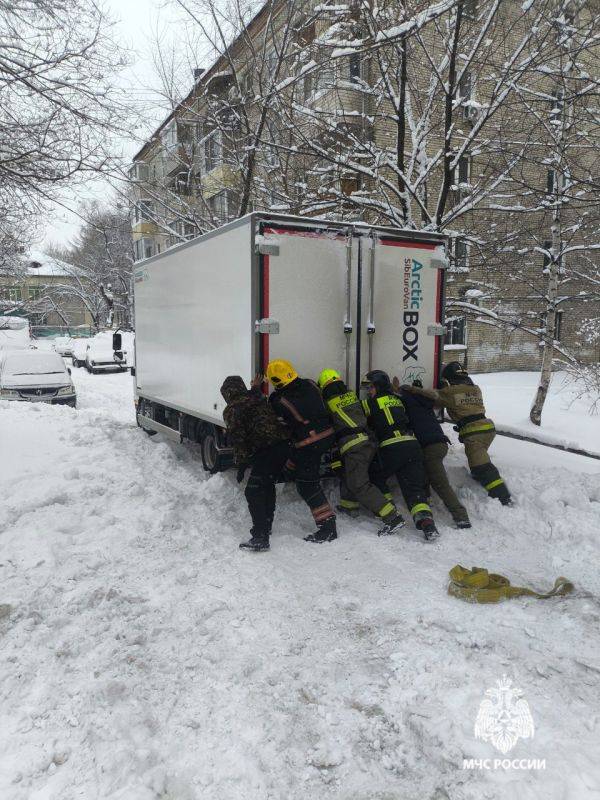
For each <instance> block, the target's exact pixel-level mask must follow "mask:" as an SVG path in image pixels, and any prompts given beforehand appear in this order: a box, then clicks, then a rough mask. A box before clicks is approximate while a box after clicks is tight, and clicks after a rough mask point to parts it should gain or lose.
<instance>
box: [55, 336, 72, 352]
mask: <svg viewBox="0 0 600 800" xmlns="http://www.w3.org/2000/svg"><path fill="white" fill-rule="evenodd" d="M52 346H53V348H54V352H56V353H58V355H59V356H70V355H72V354H73V339H71V337H70V336H57V337H56V339H54V341H53V342H52Z"/></svg>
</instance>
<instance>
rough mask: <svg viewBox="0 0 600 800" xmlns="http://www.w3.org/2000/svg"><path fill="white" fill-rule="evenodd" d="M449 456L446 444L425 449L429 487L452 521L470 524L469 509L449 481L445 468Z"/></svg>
mask: <svg viewBox="0 0 600 800" xmlns="http://www.w3.org/2000/svg"><path fill="white" fill-rule="evenodd" d="M447 455H448V445H447V444H446V442H434V443H433V444H427V445H425V447H423V457H424V459H425V471H426V473H427V478H428V480H429V485H430V486H431V488H432V489H433V490H434V491H435V493H436V494H437V496H438V497H439V498H440V500H441V501H442V503H443V504H444V505H445V506H446V508H447V509H448V511H449V512H450V513H451V514H452V519H453V520H454V521H455V522H468V520H469V515H468V514H467V509H466V508H465V507H464V506H463V504H462V503H461V502H460V500H459V499H458V497H457V496H456V493H455V492H454V489H453V488H452V486H450V481H449V480H448V475H447V473H446V468H445V467H444V459H445V458H446V456H447Z"/></svg>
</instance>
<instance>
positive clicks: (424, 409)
mask: <svg viewBox="0 0 600 800" xmlns="http://www.w3.org/2000/svg"><path fill="white" fill-rule="evenodd" d="M392 386H393V387H394V391H395V392H396V393H397V394H399V395H400V399H401V400H402V402H403V403H404V408H405V409H406V413H407V414H408V420H409V423H410V427H411V430H412V432H413V433H414V434H415V436H416V437H417V441H418V442H419V444H420V445H421V449H422V450H423V457H424V459H425V472H426V473H427V478H428V480H429V485H430V486H431V488H432V489H433V490H434V491H435V493H436V494H437V495H438V497H439V498H440V500H441V501H442V502H443V504H444V505H445V506H446V508H447V509H448V511H449V512H450V513H451V514H452V519H453V520H454V522H455V523H456V527H457V528H470V527H471V522H470V520H469V515H468V513H467V509H466V508H465V507H464V506H463V504H462V503H461V502H460V500H459V499H458V497H457V496H456V493H455V491H454V489H453V488H452V486H450V481H449V480H448V475H447V473H446V469H445V467H444V459H445V458H446V456H447V455H448V445H449V444H450V440H449V439H448V437H447V436H446V434H445V433H444V431H443V429H442V426H441V425H440V423H439V422H438V419H437V417H436V415H435V412H434V410H433V407H434V400H433V399H432V398H431V397H425V395H422V394H414V393H412V392H411V389H412V388H413V387H416V388H420V389H422V388H423V384H422V383H421V381H414V382H413V384H412V386H402V387H401V386H400V382H399V381H398V378H394V380H393V381H392Z"/></svg>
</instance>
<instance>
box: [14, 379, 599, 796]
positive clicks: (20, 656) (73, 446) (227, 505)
mask: <svg viewBox="0 0 600 800" xmlns="http://www.w3.org/2000/svg"><path fill="white" fill-rule="evenodd" d="M73 373H74V378H75V380H76V383H77V387H78V391H79V408H78V409H77V410H73V409H69V408H61V407H57V408H50V407H47V406H42V405H21V404H16V403H14V404H9V403H6V402H5V403H1V404H0V443H1V446H2V459H1V460H0V491H1V497H2V504H1V506H0V586H1V592H0V603H3V604H9V605H10V608H6V607H3V608H2V609H1V610H0V635H1V637H2V639H1V641H2V646H1V649H0V698H1V699H0V798H2V800H76V799H77V800H81V798H83V799H84V800H92V799H93V800H104V798H110V800H159V799H160V800H284V799H285V800H309V799H310V800H329V799H331V800H334V799H335V800H448V799H450V800H482V799H484V800H496V799H497V800H500V798H503V799H504V798H511V799H513V798H516V800H541V799H542V798H543V800H592V799H593V798H600V764H599V762H598V744H599V743H600V708H599V705H598V697H599V696H600V692H599V689H600V648H599V646H598V630H599V626H600V576H599V570H598V562H599V556H600V547H599V543H598V541H599V532H600V465H599V463H598V462H597V461H593V460H591V459H585V458H582V457H579V456H575V455H570V454H566V453H560V452H556V451H554V450H549V449H547V448H542V447H539V446H536V445H531V444H527V443H523V442H518V441H513V440H510V439H498V440H497V442H496V443H495V444H494V448H493V453H494V456H495V459H496V461H497V463H498V465H499V467H500V468H501V471H502V472H503V473H504V475H505V476H506V478H507V481H508V482H509V484H510V486H511V488H512V489H513V491H514V493H515V496H516V505H515V507H514V508H511V509H504V508H503V507H501V506H500V505H499V504H498V503H496V502H495V501H491V500H487V499H485V498H484V496H483V493H482V490H481V489H480V488H478V487H477V486H476V485H475V484H474V483H473V482H472V481H471V479H470V478H469V476H468V474H467V472H466V469H465V462H464V457H463V455H462V453H461V449H460V447H458V446H457V447H455V448H453V452H452V455H451V457H450V465H451V469H450V472H451V478H452V480H453V481H454V483H455V484H456V485H457V486H459V487H460V495H461V497H462V498H463V499H464V501H465V503H466V504H467V505H468V507H469V511H470V513H471V517H472V519H473V521H474V523H475V524H474V528H473V529H472V530H471V531H456V530H454V529H453V528H451V527H450V525H449V517H448V515H447V514H446V513H445V512H444V511H443V510H441V509H439V507H438V506H437V505H436V511H437V512H438V513H437V516H438V521H439V523H441V530H442V537H441V539H440V540H439V543H437V544H434V545H428V544H425V543H424V542H423V541H422V540H421V539H420V537H419V536H418V535H417V534H416V532H415V531H414V530H412V529H411V528H408V527H407V529H405V532H403V533H402V534H401V535H399V536H397V537H394V538H388V539H383V540H381V539H377V537H376V536H375V530H376V526H375V524H374V523H373V522H372V521H371V520H369V519H368V518H367V517H364V518H361V519H360V520H359V521H358V522H354V521H346V520H340V524H339V527H340V539H339V540H338V541H337V542H335V543H332V544H330V545H323V546H312V545H309V544H306V543H305V542H303V541H302V536H303V535H305V534H306V533H307V532H309V531H310V530H311V529H312V526H311V523H310V520H309V515H308V514H307V512H306V510H305V508H304V506H303V504H302V503H301V502H300V501H299V500H297V498H296V496H295V493H294V490H293V487H286V488H285V489H283V491H281V493H280V504H279V507H278V512H277V515H276V519H275V533H274V537H273V547H272V550H271V552H270V553H268V554H260V555H255V554H249V553H244V552H241V551H239V550H238V548H237V544H238V542H239V541H240V539H241V538H242V537H243V536H244V535H245V534H246V532H247V529H248V517H247V512H246V507H245V502H244V497H243V493H242V490H241V489H240V488H239V487H238V486H237V484H236V483H235V477H234V476H233V475H230V474H226V475H219V476H215V477H212V478H210V479H207V478H206V476H205V475H204V473H203V471H202V467H201V464H200V461H199V458H198V457H197V453H196V452H195V448H193V447H190V446H180V445H176V444H171V443H167V442H166V441H164V440H163V441H161V439H160V437H158V436H157V437H154V438H153V439H150V438H147V437H146V436H145V435H144V434H143V433H142V432H141V431H139V430H138V429H137V428H136V427H135V423H134V417H133V407H132V401H131V384H130V378H129V376H128V375H96V376H90V375H88V374H87V373H85V372H83V370H73ZM516 377H517V378H518V377H519V376H518V375H517V376H516ZM489 394H490V393H489V392H488V395H489ZM487 399H488V403H489V402H490V399H491V398H490V397H488V398H487ZM490 410H491V411H494V409H493V407H492V405H491V404H490ZM525 414H526V412H525ZM498 419H499V420H501V419H502V417H501V415H500V414H498ZM456 563H462V564H463V565H465V566H468V567H470V566H472V565H474V564H475V565H481V566H487V567H490V568H493V569H494V570H496V571H499V572H501V573H504V574H506V575H508V576H510V577H511V578H512V580H513V582H514V583H516V584H521V583H526V584H530V585H534V586H536V587H539V588H549V587H550V586H551V585H552V583H553V581H554V578H555V577H557V576H558V575H566V576H567V577H569V578H570V579H571V580H573V581H574V582H575V585H576V592H575V594H574V595H572V596H570V597H567V598H562V599H553V600H547V601H540V600H535V599H518V600H513V601H511V602H509V603H505V604H500V605H492V606H472V605H469V604H466V603H462V602H461V601H459V600H456V599H454V598H452V597H449V596H448V595H447V593H446V584H447V573H448V570H449V569H450V568H451V567H452V566H453V565H454V564H456ZM503 675H507V676H508V677H509V678H512V679H513V680H514V682H515V684H516V685H517V686H518V687H520V688H521V689H522V690H523V693H524V697H525V699H526V700H527V702H528V703H529V707H530V709H531V714H532V716H533V720H534V724H535V736H534V738H533V739H521V740H520V741H519V742H518V743H517V745H516V746H515V747H514V749H513V750H511V751H510V753H509V754H508V756H507V758H509V759H510V760H511V762H512V761H513V760H514V759H517V760H518V761H517V766H516V767H512V768H509V769H503V768H498V769H493V768H492V769H463V759H464V758H475V759H492V766H493V759H495V758H500V759H501V758H503V756H502V754H501V753H500V752H498V751H497V750H495V749H494V748H493V746H492V745H491V744H490V743H489V742H482V741H480V740H477V739H476V738H475V736H474V723H475V719H476V717H477V713H478V709H479V706H480V703H481V701H482V699H483V696H484V692H485V690H486V689H488V688H490V687H493V686H494V685H495V683H496V681H498V680H499V679H500V678H502V676H503ZM521 759H525V760H535V759H541V760H545V769H529V770H526V769H520V768H518V767H519V765H521V766H522V765H523V764H524V763H525V762H522V761H520V760H521Z"/></svg>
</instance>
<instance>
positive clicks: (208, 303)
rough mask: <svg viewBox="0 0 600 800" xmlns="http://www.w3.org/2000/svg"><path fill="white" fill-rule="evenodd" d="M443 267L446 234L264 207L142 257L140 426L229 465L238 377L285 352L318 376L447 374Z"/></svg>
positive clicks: (211, 464) (354, 383)
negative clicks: (228, 384) (227, 393)
mask: <svg viewBox="0 0 600 800" xmlns="http://www.w3.org/2000/svg"><path fill="white" fill-rule="evenodd" d="M445 266H446V239H445V237H443V236H440V235H434V234H427V233H420V232H416V231H404V230H397V229H393V228H383V227H371V226H368V225H366V224H363V223H354V224H347V223H336V222H329V221H323V220H318V219H307V218H297V217H289V216H283V215H274V214H266V213H264V214H263V213H252V214H249V215H248V216H246V217H243V218H241V219H239V220H237V221H235V222H232V223H230V224H228V225H225V226H223V227H222V228H220V229H218V230H216V231H212V232H210V233H207V234H205V235H203V236H200V237H198V238H197V239H194V240H193V241H190V242H187V243H184V244H181V245H178V246H176V247H174V248H172V249H170V250H167V251H166V252H164V253H161V254H159V255H156V256H153V257H152V258H149V259H146V260H145V261H142V262H139V263H138V264H136V267H135V271H134V297H135V327H136V336H135V368H134V369H132V372H133V373H134V374H135V394H136V407H137V421H138V424H139V425H140V426H141V427H142V428H144V429H145V430H146V431H147V432H153V431H158V432H161V433H163V434H166V435H167V436H170V437H173V438H175V439H177V440H179V441H183V440H184V439H187V440H191V441H194V442H198V443H200V444H201V453H202V460H203V463H204V466H205V468H206V469H209V470H211V471H217V470H219V469H223V468H225V467H227V466H229V465H230V463H231V451H230V448H229V447H228V443H227V436H226V433H225V431H224V428H223V416H222V414H223V409H224V405H225V404H224V402H223V398H222V397H221V394H220V391H219V389H220V386H221V384H222V382H223V380H224V378H225V377H226V376H227V375H241V376H242V377H243V378H244V379H246V380H249V379H250V378H251V377H252V376H253V375H254V374H256V373H257V372H261V371H262V372H264V371H265V370H266V366H267V363H268V362H269V360H270V359H273V358H286V359H288V360H289V361H291V362H292V363H293V364H294V366H295V367H296V369H297V370H298V372H299V374H300V375H302V376H305V377H310V378H313V379H316V377H317V375H318V374H319V373H320V371H321V370H322V369H324V368H325V367H330V368H333V369H337V370H338V371H340V372H341V374H342V375H343V376H344V377H345V380H346V382H347V383H348V385H349V386H351V387H353V388H354V389H356V390H357V391H358V390H359V389H360V384H361V379H363V378H364V375H365V374H366V372H367V371H368V370H369V369H371V368H373V369H375V368H378V369H384V370H386V371H387V372H389V373H390V375H397V376H398V377H399V378H400V380H401V381H402V382H411V381H412V380H414V379H415V378H420V379H421V380H422V381H423V384H424V385H425V386H432V385H434V384H436V383H437V380H438V375H439V369H440V363H441V355H442V349H443V344H442V342H443V338H442V337H443V334H444V327H443V313H444V274H445V273H444V269H445ZM118 344H119V342H118V340H117V341H116V345H118ZM116 349H119V347H117V346H116Z"/></svg>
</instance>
